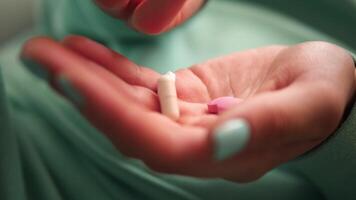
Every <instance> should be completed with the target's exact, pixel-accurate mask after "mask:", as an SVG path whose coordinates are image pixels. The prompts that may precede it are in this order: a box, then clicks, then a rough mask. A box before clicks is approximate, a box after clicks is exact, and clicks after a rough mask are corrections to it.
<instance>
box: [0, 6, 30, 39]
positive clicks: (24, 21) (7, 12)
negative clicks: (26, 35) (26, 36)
mask: <svg viewBox="0 0 356 200" xmlns="http://www.w3.org/2000/svg"><path fill="white" fill-rule="evenodd" d="M35 1H36V0H0V27H1V28H0V45H1V44H2V43H3V42H4V41H5V40H7V39H10V38H13V37H14V36H15V35H16V34H18V33H19V32H21V31H22V30H26V29H29V28H30V27H31V25H32V24H33V7H34V2H35Z"/></svg>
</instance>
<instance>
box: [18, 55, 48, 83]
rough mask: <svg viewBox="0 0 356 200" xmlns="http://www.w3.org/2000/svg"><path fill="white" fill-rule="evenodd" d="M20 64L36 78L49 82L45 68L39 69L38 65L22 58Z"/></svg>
mask: <svg viewBox="0 0 356 200" xmlns="http://www.w3.org/2000/svg"><path fill="white" fill-rule="evenodd" d="M21 62H22V63H23V65H25V66H26V67H27V69H28V70H30V72H32V73H33V74H34V75H36V76H37V77H38V78H40V79H43V80H46V81H48V80H49V72H48V71H47V70H46V69H45V68H43V67H40V65H39V64H37V63H36V62H34V61H32V60H30V59H26V58H22V59H21Z"/></svg>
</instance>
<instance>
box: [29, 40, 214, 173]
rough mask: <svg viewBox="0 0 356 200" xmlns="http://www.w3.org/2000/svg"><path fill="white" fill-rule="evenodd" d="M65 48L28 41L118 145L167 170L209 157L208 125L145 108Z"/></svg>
mask: <svg viewBox="0 0 356 200" xmlns="http://www.w3.org/2000/svg"><path fill="white" fill-rule="evenodd" d="M61 48H63V47H61V46H60V45H59V44H58V43H56V42H54V41H52V40H50V39H48V38H37V39H33V40H31V41H29V42H27V43H26V45H25V47H24V55H25V56H26V57H27V58H29V59H33V60H35V61H37V62H38V63H40V64H41V65H42V66H43V67H44V68H46V69H48V71H49V72H50V73H52V75H53V77H54V81H55V83H54V84H55V85H56V87H57V88H58V89H59V90H60V92H61V93H63V94H64V95H65V96H66V97H67V98H68V99H69V100H71V101H72V102H74V103H75V104H76V105H78V106H79V107H80V110H81V111H82V113H83V114H84V116H86V117H87V118H88V119H89V121H91V122H92V123H93V124H94V125H95V126H96V127H98V128H99V129H100V130H102V131H103V132H104V133H106V135H107V136H108V137H109V138H110V139H111V141H112V142H113V143H114V144H115V146H116V147H117V148H118V149H120V150H121V151H123V152H124V153H126V154H127V155H130V156H133V157H137V158H140V159H142V160H144V161H145V162H146V163H148V164H149V165H150V166H156V167H157V166H159V167H161V168H162V169H168V168H169V169H175V170H178V169H183V168H184V166H186V165H187V166H190V165H192V163H200V164H201V165H203V164H204V163H207V162H208V161H209V159H210V157H211V144H210V141H209V139H208V131H207V130H206V129H203V128H194V127H182V126H179V125H178V124H177V123H175V122H173V121H172V120H170V119H169V118H167V117H165V116H163V115H161V114H159V113H157V112H150V111H149V110H148V109H144V108H142V107H141V106H139V105H138V104H137V103H135V102H134V101H132V100H131V99H130V98H128V97H127V94H126V93H125V92H123V91H122V90H116V89H115V88H114V87H113V86H112V85H111V84H109V83H108V82H107V81H105V80H103V79H102V78H101V76H97V74H96V73H95V72H94V71H91V70H88V69H87V68H86V66H83V64H85V63H81V62H78V61H77V60H76V59H71V58H70V57H71V56H70V55H67V54H69V53H68V52H61V53H60V51H65V50H63V49H61ZM43 52H46V54H43ZM60 54H62V55H64V54H66V55H67V56H66V57H64V56H59V55H60ZM57 57H59V58H60V59H57ZM63 60H66V61H63ZM73 66H75V67H73ZM73 94H74V95H73Z"/></svg>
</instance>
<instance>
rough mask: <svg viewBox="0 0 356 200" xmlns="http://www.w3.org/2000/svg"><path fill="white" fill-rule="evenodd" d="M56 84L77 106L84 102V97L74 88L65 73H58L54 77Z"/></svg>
mask: <svg viewBox="0 0 356 200" xmlns="http://www.w3.org/2000/svg"><path fill="white" fill-rule="evenodd" d="M56 82H57V86H58V87H59V89H60V90H61V92H63V94H64V95H65V96H66V97H67V98H68V99H69V100H70V101H72V102H73V103H74V104H76V105H77V106H81V105H83V104H84V98H83V97H82V96H81V95H80V93H79V92H78V90H77V89H75V88H74V87H73V86H72V84H71V82H70V80H69V79H68V77H66V76H65V75H59V76H58V77H57V79H56Z"/></svg>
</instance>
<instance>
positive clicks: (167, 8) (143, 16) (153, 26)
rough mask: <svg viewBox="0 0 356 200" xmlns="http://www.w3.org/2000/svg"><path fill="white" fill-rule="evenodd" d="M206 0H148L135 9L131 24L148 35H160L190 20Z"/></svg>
mask: <svg viewBox="0 0 356 200" xmlns="http://www.w3.org/2000/svg"><path fill="white" fill-rule="evenodd" d="M204 1H205V0H193V1H191V0H190V1H189V0H175V1H167V0H146V1H144V2H142V3H141V4H139V5H138V7H137V8H136V9H135V11H134V13H133V16H132V19H131V20H130V24H132V26H133V27H134V28H136V29H137V30H139V31H141V32H144V33H148V34H159V33H162V32H164V31H166V30H168V29H170V28H172V27H175V26H177V25H178V24H181V23H182V22H184V21H185V20H187V19H188V18H190V17H191V16H192V15H193V14H194V13H195V12H196V11H197V10H198V9H199V8H200V7H201V6H202V4H203V2H204Z"/></svg>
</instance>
